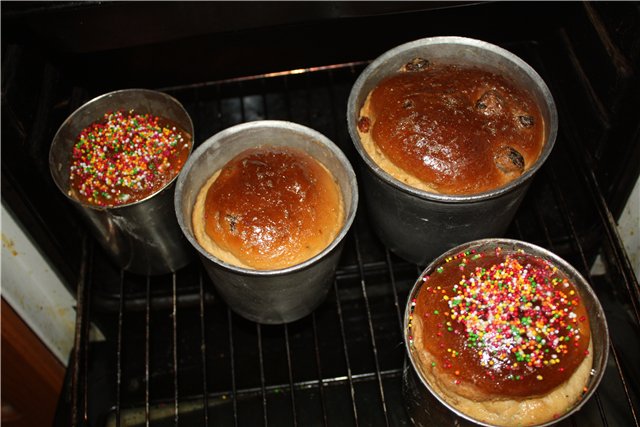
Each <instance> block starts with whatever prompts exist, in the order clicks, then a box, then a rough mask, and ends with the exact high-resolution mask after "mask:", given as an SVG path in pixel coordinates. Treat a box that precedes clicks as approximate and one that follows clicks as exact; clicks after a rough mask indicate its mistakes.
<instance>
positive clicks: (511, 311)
mask: <svg viewBox="0 0 640 427" xmlns="http://www.w3.org/2000/svg"><path fill="white" fill-rule="evenodd" d="M419 280H421V281H422V285H421V286H420V288H419V291H418V292H417V294H415V295H414V298H413V299H412V300H411V314H410V317H409V325H408V326H409V330H408V331H407V333H408V337H409V344H410V348H411V351H412V353H413V354H414V357H416V358H417V360H418V361H419V369H420V370H421V372H422V373H423V375H424V376H425V378H426V379H427V381H428V382H429V384H430V385H431V386H432V387H433V389H434V390H435V391H437V393H438V394H439V395H440V396H441V397H443V399H444V400H445V401H447V402H449V403H450V404H451V405H452V406H454V407H456V408H458V409H459V410H461V411H462V412H464V413H465V414H467V415H469V416H471V417H473V418H476V419H478V420H481V421H484V422H489V423H492V424H495V425H533V424H538V423H542V422H546V421H550V420H552V419H553V418H555V417H558V416H559V415H562V414H563V413H564V411H566V410H568V409H570V408H571V407H572V406H573V405H574V403H575V402H576V401H577V400H579V399H580V397H581V396H582V394H583V393H584V391H585V390H584V388H585V385H586V383H587V380H588V377H589V372H590V370H591V366H592V355H591V346H592V344H591V336H590V335H591V331H590V326H589V317H588V314H587V310H586V307H585V306H584V304H583V303H582V300H581V298H580V294H579V292H578V290H577V289H576V287H575V285H574V284H573V283H571V282H570V281H569V280H568V278H567V277H566V276H565V275H564V274H563V273H562V272H561V271H560V270H559V269H558V268H557V267H555V266H554V265H553V264H552V263H550V262H549V261H547V260H545V259H542V258H540V257H538V256H534V255H531V254H527V253H525V252H523V251H522V250H518V251H503V250H502V249H500V248H496V249H495V250H493V251H491V252H483V253H478V252H475V251H466V252H462V253H458V254H457V255H455V256H452V257H450V258H447V259H446V260H445V261H444V263H443V264H441V265H439V266H437V267H436V268H435V270H434V271H432V272H431V273H430V274H428V275H425V276H423V277H421V278H420V279H419Z"/></svg>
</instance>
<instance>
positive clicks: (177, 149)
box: [69, 111, 192, 207]
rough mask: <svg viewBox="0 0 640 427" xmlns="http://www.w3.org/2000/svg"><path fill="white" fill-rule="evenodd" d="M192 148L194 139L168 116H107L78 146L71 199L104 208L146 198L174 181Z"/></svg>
mask: <svg viewBox="0 0 640 427" xmlns="http://www.w3.org/2000/svg"><path fill="white" fill-rule="evenodd" d="M191 145H192V138H191V135H190V134H189V133H188V132H186V131H185V130H183V129H181V128H180V127H179V126H177V125H176V124H175V123H172V122H171V121H169V120H168V119H165V118H163V117H158V116H154V115H152V114H138V113H135V112H134V111H128V112H124V111H115V112H109V113H106V114H105V115H104V117H103V119H102V120H101V121H99V122H95V123H92V124H91V125H90V126H88V127H86V128H85V129H83V130H82V132H80V135H78V138H77V141H76V143H75V145H74V146H73V151H72V155H71V157H72V158H71V167H70V190H69V193H70V196H72V197H75V198H76V199H78V200H80V201H81V202H84V203H88V204H91V205H94V206H99V207H114V206H119V205H124V204H130V203H134V202H137V201H139V200H142V199H145V198H147V197H148V196H150V195H152V194H154V193H155V192H157V191H159V190H160V189H162V188H163V187H164V186H165V185H167V184H168V183H169V182H171V180H173V178H175V176H176V175H177V174H178V173H179V172H180V170H181V169H182V166H183V165H184V163H185V162H186V160H187V157H188V156H189V153H190V152H191Z"/></svg>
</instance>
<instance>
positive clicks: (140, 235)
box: [49, 89, 194, 275]
mask: <svg viewBox="0 0 640 427" xmlns="http://www.w3.org/2000/svg"><path fill="white" fill-rule="evenodd" d="M117 110H126V111H129V110H134V111H135V112H136V113H140V114H145V113H150V114H153V115H156V116H161V117H164V118H167V119H169V120H172V121H173V122H175V123H176V124H177V125H179V126H180V127H182V129H184V130H185V131H186V132H188V133H189V134H190V135H191V137H192V139H193V135H194V134H193V123H192V121H191V118H190V117H189V114H188V113H187V112H186V110H185V109H184V108H183V106H182V105H181V104H180V103H179V102H178V101H177V100H176V99H174V98H173V97H171V96H169V95H167V94H164V93H162V92H156V91H152V90H147V89H125V90H118V91H115V92H110V93H107V94H104V95H101V96H99V97H97V98H94V99H92V100H91V101H89V102H87V103H86V104H84V105H83V106H81V107H80V108H78V109H77V110H76V111H75V112H73V113H72V114H71V115H70V116H69V117H68V118H67V119H66V120H65V121H64V123H62V125H61V126H60V128H59V129H58V132H57V133H56V135H55V137H54V138H53V143H52V144H51V149H50V151H49V169H50V171H51V175H52V177H53V180H54V181H55V183H56V185H57V186H58V188H59V189H60V191H62V193H63V194H64V195H65V196H66V197H67V198H68V199H69V200H71V202H72V203H73V205H74V206H75V207H76V208H78V210H79V211H80V212H81V214H82V216H83V218H84V219H85V220H86V221H87V222H88V224H89V226H90V229H91V230H92V232H93V234H94V235H95V237H96V238H97V240H98V242H99V243H100V244H101V245H102V246H103V247H104V249H105V250H106V252H107V253H108V254H109V255H110V256H111V258H112V259H113V261H114V262H115V263H116V264H117V265H118V267H120V268H123V269H125V270H127V271H131V272H133V273H138V274H148V275H157V274H164V273H168V272H172V271H176V270H178V269H179V268H181V267H183V266H185V265H186V264H188V263H189V262H190V261H191V260H192V259H193V251H192V249H191V248H190V247H189V245H188V243H187V241H186V240H185V238H184V236H183V235H182V233H181V232H180V229H179V227H178V222H177V221H176V217H175V211H174V209H173V190H174V187H175V181H176V178H175V177H174V179H173V180H171V182H169V183H168V184H167V185H166V186H165V187H164V188H162V189H160V190H158V191H157V192H155V193H154V194H151V195H149V196H148V197H147V198H145V199H143V200H139V201H137V202H134V203H129V204H124V205H119V206H114V207H99V206H94V205H90V204H87V203H83V202H81V201H79V200H77V199H75V198H74V197H71V196H70V195H69V185H70V184H69V167H70V162H71V151H72V148H73V145H74V144H75V142H76V140H77V138H78V135H79V134H80V132H81V131H82V130H83V129H84V128H86V127H87V126H89V125H91V124H92V123H94V122H96V121H99V120H102V118H103V116H104V114H105V113H106V112H109V111H117ZM192 147H193V145H192Z"/></svg>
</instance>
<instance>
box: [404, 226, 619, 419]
mask: <svg viewBox="0 0 640 427" xmlns="http://www.w3.org/2000/svg"><path fill="white" fill-rule="evenodd" d="M497 247H500V248H501V250H502V252H503V253H505V254H508V253H515V252H516V251H518V250H522V251H524V252H525V253H527V254H530V255H534V256H536V257H539V258H542V259H544V260H547V261H549V262H551V263H552V264H553V265H554V266H555V267H557V268H558V269H559V271H560V272H561V273H562V274H564V275H565V276H566V277H567V278H568V279H569V280H570V281H571V282H572V283H573V284H574V286H575V287H576V289H577V291H578V292H579V294H580V299H581V301H582V303H583V304H584V305H585V307H586V309H587V313H588V314H589V326H590V328H591V339H592V344H593V366H592V369H591V373H590V376H589V380H588V383H587V386H586V391H585V392H584V394H583V395H582V397H581V398H580V399H579V400H578V401H577V402H576V403H575V405H574V406H573V407H571V408H567V410H566V411H565V412H563V413H562V414H559V415H558V416H557V417H556V418H554V419H552V420H549V421H548V422H545V423H542V424H537V425H536V427H543V426H550V425H553V424H556V423H558V422H560V421H562V420H563V419H565V418H567V417H570V416H571V415H572V414H574V413H575V412H576V411H578V410H579V409H580V408H581V407H582V406H583V405H584V404H585V403H586V401H587V400H588V399H589V398H590V397H591V395H593V393H594V392H595V390H596V388H597V387H598V384H599V383H600V380H601V379H602V376H603V375H604V371H605V368H606V365H607V358H608V355H609V330H608V327H607V322H606V318H605V314H604V311H603V309H602V306H601V305H600V301H599V300H598V297H597V296H596V295H595V293H594V291H593V289H591V286H590V285H589V283H588V282H587V281H586V279H585V278H584V277H582V275H581V274H580V273H579V272H578V271H577V270H576V269H575V268H573V266H571V265H570V264H569V263H568V262H566V261H565V260H564V259H562V258H560V257H559V256H557V255H556V254H554V253H553V252H550V251H548V250H546V249H544V248H541V247H539V246H536V245H533V244H531V243H527V242H523V241H519V240H513V239H505V238H495V239H481V240H476V241H472V242H467V243H464V244H462V245H459V246H457V247H455V248H453V249H450V250H449V251H447V252H445V253H443V254H442V255H440V256H439V257H437V258H436V259H435V260H433V261H432V262H431V263H430V264H429V265H428V266H427V267H426V268H425V269H424V271H423V272H422V274H421V275H420V277H419V278H418V280H416V282H415V284H414V285H413V288H412V289H411V291H410V292H409V297H408V299H407V305H406V307H405V313H404V323H403V331H404V332H403V335H404V341H405V349H406V351H407V358H406V360H405V365H404V371H403V377H402V381H403V383H402V391H403V396H404V399H405V405H406V407H407V411H408V413H409V416H410V418H411V420H412V421H413V423H414V424H415V425H416V426H433V425H437V426H440V425H442V426H445V425H446V426H448V425H456V426H465V427H466V426H469V427H472V426H479V425H480V426H487V427H491V426H492V424H488V423H486V422H482V421H480V420H477V419H474V418H472V417H471V416H469V415H468V414H465V413H463V412H461V411H460V410H458V409H457V408H455V407H454V406H453V405H451V404H450V403H449V402H447V401H446V400H445V399H444V398H443V397H441V396H440V395H438V393H437V392H436V391H435V390H434V388H432V387H431V385H430V384H429V382H428V381H427V379H426V378H425V376H424V375H423V373H422V371H421V369H420V367H419V363H418V361H417V357H416V355H415V352H417V351H421V350H420V349H418V348H415V347H414V346H413V345H412V344H411V339H410V337H411V335H412V332H411V327H410V325H411V320H410V316H411V314H412V301H414V299H415V298H416V297H417V295H418V293H419V292H420V288H421V287H422V285H423V284H424V283H426V282H425V281H424V280H422V278H423V277H426V276H429V275H431V274H432V273H434V272H435V271H436V269H437V268H438V267H439V266H442V265H443V264H445V262H446V260H447V259H451V258H452V257H455V256H456V255H457V254H460V253H465V252H466V253H468V251H476V253H487V252H493V251H495V249H496V248H497Z"/></svg>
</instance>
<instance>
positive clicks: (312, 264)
mask: <svg viewBox="0 0 640 427" xmlns="http://www.w3.org/2000/svg"><path fill="white" fill-rule="evenodd" d="M261 145H272V146H289V147H295V148H298V149H301V150H303V151H305V152H307V153H308V154H310V155H311V156H312V157H314V158H315V159H316V160H318V161H319V162H321V163H322V164H323V165H324V166H325V167H326V168H327V169H328V170H329V171H330V172H331V173H332V175H333V176H334V178H335V180H336V182H337V183H338V186H339V187H340V190H341V192H342V200H343V203H344V212H345V218H344V224H343V226H342V228H341V229H340V231H339V233H338V235H337V236H336V238H335V239H334V240H333V241H332V242H331V244H330V245H329V246H328V247H327V248H325V249H324V250H323V251H322V252H320V253H319V254H317V255H316V256H314V257H312V258H310V259H309V260H307V261H304V262H302V263H300V264H297V265H294V266H291V267H287V268H283V269H278V270H253V269H248V268H242V267H238V266H235V265H231V264H229V263H226V262H224V261H222V260H220V259H219V258H217V257H215V256H214V255H212V254H210V253H209V252H207V251H206V250H205V249H204V248H203V247H202V246H201V245H200V244H199V243H198V241H197V240H196V238H195V236H194V233H193V224H192V219H191V218H192V211H193V206H194V203H195V200H196V197H197V195H198V193H199V191H200V189H201V188H202V186H203V185H204V183H205V182H206V181H207V179H209V177H211V175H212V174H213V173H215V172H216V171H217V170H219V169H220V168H222V167H223V166H224V165H225V164H226V163H227V162H228V161H229V160H231V159H232V158H233V157H235V156H236V155H237V154H239V153H241V152H242V151H244V150H246V149H248V148H251V147H257V146H261ZM184 172H185V173H184V174H182V175H181V176H180V177H179V178H178V182H177V186H176V194H175V209H176V216H177V217H178V222H179V224H180V227H181V228H182V231H183V232H184V234H185V236H186V237H187V239H188V240H189V242H190V243H191V244H192V245H193V247H195V248H196V249H197V251H198V253H199V254H200V258H201V260H202V263H203V264H204V267H205V269H206V270H207V273H208V274H209V276H210V277H211V280H212V281H213V285H214V286H215V288H216V290H217V291H218V293H219V294H220V296H221V297H222V299H224V301H226V302H227V304H228V305H229V307H231V309H232V310H234V311H235V312H236V313H238V314H240V315H241V316H243V317H245V318H247V319H249V320H252V321H255V322H258V323H265V324H281V323H287V322H292V321H294V320H297V319H300V318H302V317H304V316H306V315H308V314H310V313H311V312H312V311H313V310H314V309H315V308H316V307H317V306H318V305H319V304H320V303H321V302H322V301H323V300H324V298H325V297H326V295H327V293H328V291H329V289H330V287H331V284H332V283H333V278H334V274H335V269H336V266H337V263H338V259H339V257H340V253H341V251H342V246H343V243H344V238H345V235H346V234H347V232H348V231H349V228H350V227H351V224H352V223H353V219H354V217H355V214H356V208H357V206H358V188H357V184H356V177H355V174H354V172H353V169H352V168H351V165H350V163H349V162H348V160H347V158H346V157H345V155H344V154H343V153H342V151H340V149H339V148H338V147H337V146H336V145H335V144H334V143H333V142H331V141H330V140H329V139H328V138H327V137H325V136H324V135H322V134H321V133H319V132H317V131H315V130H313V129H310V128H307V127H305V126H302V125H299V124H296V123H290V122H285V121H275V120H262V121H255V122H248V123H243V124H239V125H236V126H233V127H230V128H228V129H225V130H223V131H221V132H219V133H217V134H215V135H213V136H212V137H211V138H209V139H207V140H206V141H205V142H204V143H203V144H202V145H201V146H200V147H198V149H197V150H196V151H195V152H194V153H193V155H192V156H191V158H190V159H189V161H187V164H186V165H185V171H184Z"/></svg>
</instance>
